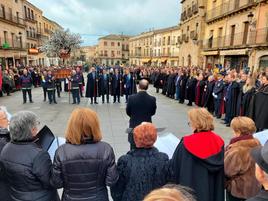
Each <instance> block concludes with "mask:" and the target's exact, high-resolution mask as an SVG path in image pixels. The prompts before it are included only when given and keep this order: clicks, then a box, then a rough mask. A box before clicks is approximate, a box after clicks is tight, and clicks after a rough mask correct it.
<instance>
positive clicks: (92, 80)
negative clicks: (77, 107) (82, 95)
mask: <svg viewBox="0 0 268 201" xmlns="http://www.w3.org/2000/svg"><path fill="white" fill-rule="evenodd" d="M97 81H98V74H97V72H96V73H95V77H93V74H92V73H89V74H88V75H87V88H86V97H87V98H93V97H98V96H99V95H98V87H99V86H98V82H97Z"/></svg>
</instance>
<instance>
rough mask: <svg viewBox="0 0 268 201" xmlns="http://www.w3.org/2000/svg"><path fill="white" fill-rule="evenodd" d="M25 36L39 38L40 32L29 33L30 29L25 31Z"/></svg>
mask: <svg viewBox="0 0 268 201" xmlns="http://www.w3.org/2000/svg"><path fill="white" fill-rule="evenodd" d="M26 36H27V38H28V39H34V40H37V39H39V38H40V34H36V33H31V32H30V31H28V30H27V31H26Z"/></svg>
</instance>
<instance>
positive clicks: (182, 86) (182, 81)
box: [179, 75, 188, 103]
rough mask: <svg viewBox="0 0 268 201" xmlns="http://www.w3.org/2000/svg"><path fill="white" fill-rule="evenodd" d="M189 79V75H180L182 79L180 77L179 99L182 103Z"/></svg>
mask: <svg viewBox="0 0 268 201" xmlns="http://www.w3.org/2000/svg"><path fill="white" fill-rule="evenodd" d="M187 80H188V77H187V76H186V75H182V76H180V79H179V85H180V93H179V100H180V103H184V99H185V91H186V83H187Z"/></svg>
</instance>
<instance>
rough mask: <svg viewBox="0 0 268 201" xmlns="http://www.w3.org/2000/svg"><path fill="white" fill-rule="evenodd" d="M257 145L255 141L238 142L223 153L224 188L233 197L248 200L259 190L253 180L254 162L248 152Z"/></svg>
mask: <svg viewBox="0 0 268 201" xmlns="http://www.w3.org/2000/svg"><path fill="white" fill-rule="evenodd" d="M259 145H260V143H259V141H258V140H256V139H246V140H240V141H238V142H235V143H233V144H230V145H229V146H228V147H227V149H226V151H225V156H224V172H225V177H226V182H225V187H226V189H227V191H228V192H229V193H231V194H232V195H233V196H234V197H238V198H243V199H248V198H250V197H253V196H256V195H257V193H258V192H259V191H260V189H261V186H260V184H259V183H258V181H257V180H256V178H255V162H254V160H253V159H252V158H251V156H250V150H251V149H252V148H254V147H256V146H259Z"/></svg>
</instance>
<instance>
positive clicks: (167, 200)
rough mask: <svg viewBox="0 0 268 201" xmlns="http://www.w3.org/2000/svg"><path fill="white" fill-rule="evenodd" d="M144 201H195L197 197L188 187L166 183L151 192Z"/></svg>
mask: <svg viewBox="0 0 268 201" xmlns="http://www.w3.org/2000/svg"><path fill="white" fill-rule="evenodd" d="M143 201H195V198H194V196H193V195H192V192H191V189H189V188H187V187H184V186H180V185H166V186H164V187H163V188H160V189H157V190H154V191H152V192H151V193H149V194H148V195H147V196H146V197H145V198H144V200H143Z"/></svg>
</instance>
